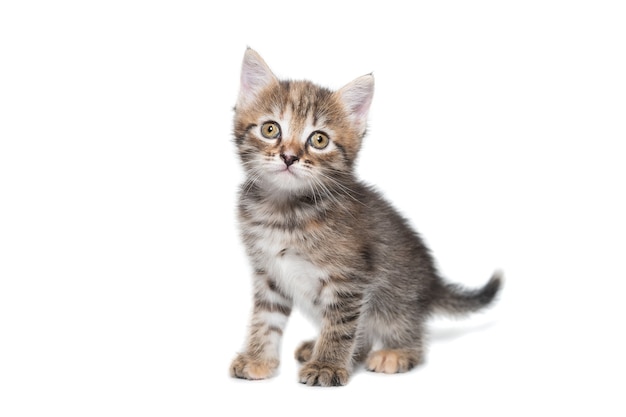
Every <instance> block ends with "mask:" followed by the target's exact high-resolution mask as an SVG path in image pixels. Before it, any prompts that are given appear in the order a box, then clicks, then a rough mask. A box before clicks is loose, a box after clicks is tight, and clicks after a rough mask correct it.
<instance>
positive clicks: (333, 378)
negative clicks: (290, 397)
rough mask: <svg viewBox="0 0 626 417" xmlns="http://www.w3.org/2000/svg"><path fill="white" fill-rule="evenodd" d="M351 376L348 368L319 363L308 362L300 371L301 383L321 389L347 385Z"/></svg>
mask: <svg viewBox="0 0 626 417" xmlns="http://www.w3.org/2000/svg"><path fill="white" fill-rule="evenodd" d="M349 376H350V374H349V372H348V370H347V369H346V368H343V367H341V366H336V365H331V364H328V363H324V362H318V361H311V362H308V363H306V364H305V365H304V366H303V367H302V369H300V382H301V383H303V384H306V385H318V386H321V387H335V386H339V385H346V384H347V383H348V378H349Z"/></svg>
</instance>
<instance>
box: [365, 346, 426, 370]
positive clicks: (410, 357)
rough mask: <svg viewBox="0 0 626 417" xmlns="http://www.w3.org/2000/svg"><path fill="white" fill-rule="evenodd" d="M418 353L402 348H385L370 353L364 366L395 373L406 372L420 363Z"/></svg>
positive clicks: (369, 368)
mask: <svg viewBox="0 0 626 417" xmlns="http://www.w3.org/2000/svg"><path fill="white" fill-rule="evenodd" d="M420 361H421V359H420V356H419V354H418V353H416V352H413V351H410V350H404V349H385V350H377V351H376V352H372V353H370V355H369V356H368V358H367V361H366V367H367V369H368V370H370V371H374V372H383V373H386V374H395V373H398V372H407V371H409V370H410V369H412V368H413V367H415V366H416V365H418V364H419V363H420Z"/></svg>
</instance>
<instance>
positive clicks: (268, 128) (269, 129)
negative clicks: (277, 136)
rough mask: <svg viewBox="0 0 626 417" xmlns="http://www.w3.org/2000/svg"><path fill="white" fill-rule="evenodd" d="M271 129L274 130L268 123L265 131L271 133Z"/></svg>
mask: <svg viewBox="0 0 626 417" xmlns="http://www.w3.org/2000/svg"><path fill="white" fill-rule="evenodd" d="M273 131H274V126H272V125H269V126H268V127H267V133H272V132H273Z"/></svg>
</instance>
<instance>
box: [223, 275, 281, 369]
mask: <svg viewBox="0 0 626 417" xmlns="http://www.w3.org/2000/svg"><path fill="white" fill-rule="evenodd" d="M291 305H292V302H291V300H290V299H288V298H287V297H286V296H284V295H283V294H281V293H280V291H279V290H278V289H277V288H276V285H275V283H274V281H272V280H271V278H269V277H267V276H265V275H262V274H259V275H257V277H256V280H255V292H254V308H253V310H252V319H251V322H250V328H249V332H248V338H247V341H246V348H245V351H244V352H242V353H239V354H238V355H237V357H236V358H235V360H233V362H232V364H231V367H230V374H231V376H233V377H236V378H243V379H265V378H269V377H271V376H273V375H274V372H275V371H276V369H277V368H278V365H279V363H280V360H279V353H280V342H281V340H282V335H283V330H284V328H285V325H286V324H287V318H288V317H289V314H290V313H291Z"/></svg>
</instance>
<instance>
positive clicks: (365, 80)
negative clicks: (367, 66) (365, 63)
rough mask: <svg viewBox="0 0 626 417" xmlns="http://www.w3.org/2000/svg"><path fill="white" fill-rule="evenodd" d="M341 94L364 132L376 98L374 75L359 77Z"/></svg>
mask: <svg viewBox="0 0 626 417" xmlns="http://www.w3.org/2000/svg"><path fill="white" fill-rule="evenodd" d="M339 93H340V94H341V98H342V100H343V102H344V104H345V105H346V107H347V108H348V110H349V111H350V114H351V116H352V118H353V120H354V122H355V123H356V124H357V126H358V128H359V130H363V131H364V130H365V125H366V124H367V115H368V113H369V109H370V105H371V104H372V99H373V97H374V77H373V76H372V75H364V76H362V77H359V78H357V79H356V80H354V81H352V82H351V83H349V84H347V85H346V86H344V87H343V88H342V89H341V90H339Z"/></svg>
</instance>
